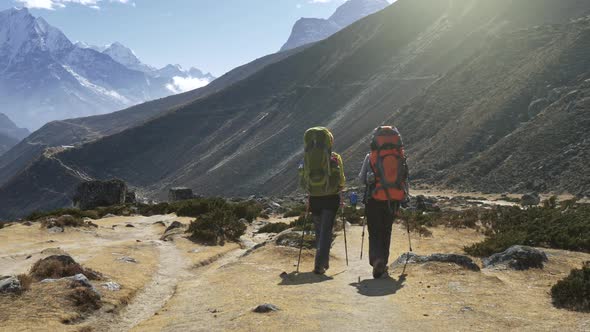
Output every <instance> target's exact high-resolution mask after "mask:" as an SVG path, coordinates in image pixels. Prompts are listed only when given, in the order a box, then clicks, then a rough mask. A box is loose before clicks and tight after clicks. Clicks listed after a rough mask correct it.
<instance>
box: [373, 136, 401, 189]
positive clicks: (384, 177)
mask: <svg viewBox="0 0 590 332" xmlns="http://www.w3.org/2000/svg"><path fill="white" fill-rule="evenodd" d="M370 161H371V168H372V170H373V173H374V174H375V186H374V190H373V194H372V197H373V199H375V200H377V201H403V200H405V199H406V188H407V181H408V168H407V164H406V156H405V153H404V144H403V142H402V138H401V136H400V134H399V131H398V130H397V128H395V127H391V126H381V127H379V128H377V129H376V130H375V133H374V134H373V141H372V142H371V155H370Z"/></svg>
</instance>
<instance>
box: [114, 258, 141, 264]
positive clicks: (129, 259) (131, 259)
mask: <svg viewBox="0 0 590 332" xmlns="http://www.w3.org/2000/svg"><path fill="white" fill-rule="evenodd" d="M117 260H119V261H122V262H126V263H138V262H137V260H136V259H135V258H133V257H129V256H123V257H121V258H117Z"/></svg>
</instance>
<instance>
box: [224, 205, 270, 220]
mask: <svg viewBox="0 0 590 332" xmlns="http://www.w3.org/2000/svg"><path fill="white" fill-rule="evenodd" d="M229 204H230V206H231V207H232V209H233V211H234V214H235V215H236V217H238V218H239V219H242V218H243V219H246V220H248V222H252V221H254V220H256V218H258V216H259V215H260V213H261V212H262V205H260V203H258V202H256V201H247V202H240V203H229Z"/></svg>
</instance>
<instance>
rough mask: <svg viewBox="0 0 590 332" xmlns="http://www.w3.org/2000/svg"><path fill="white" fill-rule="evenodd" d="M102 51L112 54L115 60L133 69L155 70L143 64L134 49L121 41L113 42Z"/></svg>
mask: <svg viewBox="0 0 590 332" xmlns="http://www.w3.org/2000/svg"><path fill="white" fill-rule="evenodd" d="M102 53H104V54H106V55H108V56H110V57H111V58H112V59H113V60H115V61H117V62H118V63H120V64H122V65H123V66H125V67H127V68H130V69H133V70H139V71H142V72H151V71H153V70H154V68H152V67H150V66H148V65H146V64H143V63H142V62H141V61H140V60H139V59H138V58H137V56H136V55H135V52H133V50H131V49H130V48H129V47H127V46H125V45H123V44H121V43H119V42H114V43H112V44H111V45H109V46H108V47H107V48H106V49H105V50H104V51H103V52H102Z"/></svg>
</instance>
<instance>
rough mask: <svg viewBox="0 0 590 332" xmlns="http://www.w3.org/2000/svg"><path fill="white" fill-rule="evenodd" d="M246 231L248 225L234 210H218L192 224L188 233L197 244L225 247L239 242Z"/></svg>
mask: <svg viewBox="0 0 590 332" xmlns="http://www.w3.org/2000/svg"><path fill="white" fill-rule="evenodd" d="M245 231H246V225H244V224H243V223H241V222H240V221H239V220H238V218H237V217H236V215H235V214H234V213H233V211H232V210H228V209H223V208H217V209H215V210H213V211H211V212H208V213H206V214H204V215H202V216H200V217H199V218H198V219H197V220H195V221H193V222H191V224H190V226H189V228H188V231H187V232H188V233H190V234H191V235H190V239H191V240H193V241H195V242H204V243H207V244H210V245H223V244H225V242H226V241H233V242H237V241H239V239H240V236H242V235H244V232H245Z"/></svg>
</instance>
